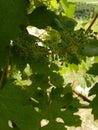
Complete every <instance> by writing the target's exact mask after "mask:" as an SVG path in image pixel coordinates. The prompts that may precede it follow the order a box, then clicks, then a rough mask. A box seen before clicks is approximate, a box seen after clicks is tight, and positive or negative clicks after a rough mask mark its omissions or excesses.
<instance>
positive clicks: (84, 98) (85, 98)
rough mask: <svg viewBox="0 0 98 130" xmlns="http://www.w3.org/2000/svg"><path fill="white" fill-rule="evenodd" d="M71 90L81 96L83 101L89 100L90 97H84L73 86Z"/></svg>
mask: <svg viewBox="0 0 98 130" xmlns="http://www.w3.org/2000/svg"><path fill="white" fill-rule="evenodd" d="M72 91H73V92H74V93H75V94H76V95H78V96H79V97H81V98H82V99H83V100H84V101H87V102H88V103H90V102H91V100H90V99H88V98H87V97H85V96H84V95H82V94H81V93H79V92H78V91H76V90H75V89H74V88H72Z"/></svg>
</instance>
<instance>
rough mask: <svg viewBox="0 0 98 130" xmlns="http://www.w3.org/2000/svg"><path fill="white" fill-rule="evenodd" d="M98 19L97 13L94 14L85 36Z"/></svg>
mask: <svg viewBox="0 0 98 130" xmlns="http://www.w3.org/2000/svg"><path fill="white" fill-rule="evenodd" d="M97 18H98V13H97V14H96V16H95V18H94V19H93V21H92V22H91V24H90V25H89V26H88V28H87V30H86V32H85V34H86V33H87V32H88V30H89V29H91V27H92V26H93V25H94V23H95V21H96V20H97Z"/></svg>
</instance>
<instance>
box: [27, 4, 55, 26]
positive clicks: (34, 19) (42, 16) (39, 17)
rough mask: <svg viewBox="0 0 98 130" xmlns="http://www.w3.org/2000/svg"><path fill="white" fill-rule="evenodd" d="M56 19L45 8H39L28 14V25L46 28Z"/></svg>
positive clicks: (53, 14) (52, 13)
mask: <svg viewBox="0 0 98 130" xmlns="http://www.w3.org/2000/svg"><path fill="white" fill-rule="evenodd" d="M56 17H57V16H56V15H55V13H54V12H52V11H50V10H47V7H45V6H40V7H38V8H36V9H35V10H34V11H33V12H32V13H31V14H29V22H30V23H29V24H30V25H32V26H36V27H38V28H46V27H47V26H51V24H52V22H53V20H54V18H56Z"/></svg>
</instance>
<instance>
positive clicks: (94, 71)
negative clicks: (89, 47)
mask: <svg viewBox="0 0 98 130" xmlns="http://www.w3.org/2000/svg"><path fill="white" fill-rule="evenodd" d="M87 73H89V74H93V75H98V63H94V64H93V66H92V67H91V68H90V69H89V70H88V71H87Z"/></svg>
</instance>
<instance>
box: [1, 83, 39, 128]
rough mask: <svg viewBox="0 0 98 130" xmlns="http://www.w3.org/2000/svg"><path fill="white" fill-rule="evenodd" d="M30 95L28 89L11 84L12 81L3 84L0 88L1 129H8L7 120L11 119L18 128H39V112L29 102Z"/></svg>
mask: <svg viewBox="0 0 98 130" xmlns="http://www.w3.org/2000/svg"><path fill="white" fill-rule="evenodd" d="M30 95H31V94H30V93H28V91H26V90H22V89H21V88H20V87H18V86H15V85H13V83H12V81H9V82H7V83H6V85H5V86H3V89H1V90H0V124H1V125H0V129H1V130H3V129H5V130H9V129H10V128H9V126H8V121H9V120H11V121H13V122H14V123H15V124H16V126H17V129H19V130H31V129H34V130H38V128H40V117H39V114H38V113H37V112H35V111H34V110H33V107H32V106H31V105H30V104H29V98H30ZM28 104H29V105H28ZM38 120H39V121H38ZM38 122H39V123H38Z"/></svg>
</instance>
